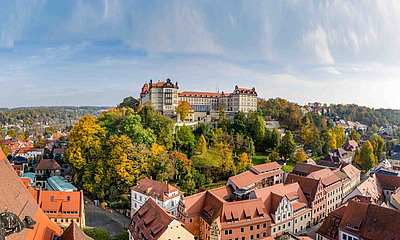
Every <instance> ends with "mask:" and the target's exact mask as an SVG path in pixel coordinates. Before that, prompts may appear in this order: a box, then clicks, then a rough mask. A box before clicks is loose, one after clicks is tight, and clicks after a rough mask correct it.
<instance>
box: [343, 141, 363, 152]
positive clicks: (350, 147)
mask: <svg viewBox="0 0 400 240" xmlns="http://www.w3.org/2000/svg"><path fill="white" fill-rule="evenodd" d="M342 148H343V149H344V150H345V151H348V152H355V151H356V150H357V149H359V148H360V145H359V144H358V143H357V142H356V141H354V140H349V141H347V142H346V143H345V144H343V146H342Z"/></svg>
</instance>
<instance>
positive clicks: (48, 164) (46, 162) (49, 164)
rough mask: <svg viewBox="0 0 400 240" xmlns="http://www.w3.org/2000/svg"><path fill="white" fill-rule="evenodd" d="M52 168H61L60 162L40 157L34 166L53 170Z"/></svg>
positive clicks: (39, 168) (38, 168) (37, 168)
mask: <svg viewBox="0 0 400 240" xmlns="http://www.w3.org/2000/svg"><path fill="white" fill-rule="evenodd" d="M53 169H61V166H60V164H58V163H57V162H56V160H54V159H42V160H40V162H39V163H38V165H37V166H36V168H35V170H53Z"/></svg>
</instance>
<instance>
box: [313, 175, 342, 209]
mask: <svg viewBox="0 0 400 240" xmlns="http://www.w3.org/2000/svg"><path fill="white" fill-rule="evenodd" d="M307 177H309V178H313V179H321V180H322V185H324V189H325V192H326V215H328V214H329V213H330V212H332V211H333V210H335V209H336V208H337V207H339V206H340V204H341V202H342V198H343V193H342V182H341V179H340V178H339V177H338V176H337V175H336V174H335V173H334V172H332V170H330V169H329V168H324V169H321V170H318V171H315V172H312V173H310V174H309V175H308V176H307Z"/></svg>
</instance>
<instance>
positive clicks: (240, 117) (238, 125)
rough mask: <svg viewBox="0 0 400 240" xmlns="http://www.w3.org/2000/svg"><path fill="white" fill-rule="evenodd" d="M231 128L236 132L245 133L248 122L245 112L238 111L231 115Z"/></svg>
mask: <svg viewBox="0 0 400 240" xmlns="http://www.w3.org/2000/svg"><path fill="white" fill-rule="evenodd" d="M232 128H233V130H235V132H237V133H240V134H247V128H248V123H247V117H246V114H245V113H244V112H242V111H239V112H237V113H236V114H235V116H234V117H233V124H232Z"/></svg>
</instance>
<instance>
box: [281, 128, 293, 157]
mask: <svg viewBox="0 0 400 240" xmlns="http://www.w3.org/2000/svg"><path fill="white" fill-rule="evenodd" d="M295 150H296V143H295V142H294V140H293V135H292V132H291V131H290V130H286V133H285V136H283V138H282V142H281V145H280V146H279V155H280V156H281V157H283V159H285V161H287V160H289V159H290V158H292V157H293V155H294V151H295Z"/></svg>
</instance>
